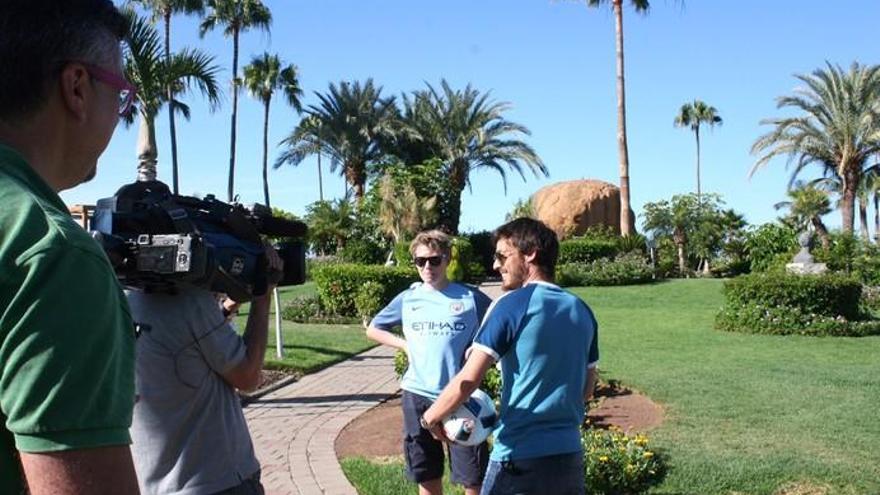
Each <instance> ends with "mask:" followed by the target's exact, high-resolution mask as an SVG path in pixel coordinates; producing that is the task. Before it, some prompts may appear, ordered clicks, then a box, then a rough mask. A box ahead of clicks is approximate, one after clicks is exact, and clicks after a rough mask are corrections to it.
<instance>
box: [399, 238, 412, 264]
mask: <svg viewBox="0 0 880 495" xmlns="http://www.w3.org/2000/svg"><path fill="white" fill-rule="evenodd" d="M410 242H412V241H400V242H397V243H396V244H394V261H396V262H397V266H412V263H413V259H412V255H410V254H409V243H410Z"/></svg>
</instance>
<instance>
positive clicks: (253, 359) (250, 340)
mask: <svg viewBox="0 0 880 495" xmlns="http://www.w3.org/2000/svg"><path fill="white" fill-rule="evenodd" d="M271 306H272V298H271V297H270V296H269V295H268V294H267V295H265V296H261V297H257V298H255V299H254V300H253V301H251V307H250V310H249V311H248V319H247V325H246V326H245V330H244V336H243V337H242V338H243V340H244V345H245V347H247V357H246V359H247V361H248V364H249V365H250V366H251V367H253V368H256V369H257V370H261V369H262V368H263V361H264V360H265V359H266V344H267V341H268V339H269V308H270V307H271Z"/></svg>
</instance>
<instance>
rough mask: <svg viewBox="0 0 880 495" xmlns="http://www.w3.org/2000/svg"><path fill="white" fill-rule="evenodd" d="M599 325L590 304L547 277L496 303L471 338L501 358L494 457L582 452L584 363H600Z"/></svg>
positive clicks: (494, 356) (479, 345) (507, 295)
mask: <svg viewBox="0 0 880 495" xmlns="http://www.w3.org/2000/svg"><path fill="white" fill-rule="evenodd" d="M597 329H598V325H597V323H596V318H595V317H594V316H593V312H592V311H591V310H590V308H589V307H588V306H587V305H586V303H584V302H583V301H582V300H580V299H579V298H577V297H576V296H574V295H573V294H571V293H569V292H567V291H564V290H562V289H560V288H559V287H557V286H555V285H553V284H549V283H546V282H532V283H529V284H527V285H526V286H525V287H523V288H521V289H517V290H515V291H512V292H508V293H507V294H505V295H504V296H502V297H501V298H499V299H497V300H496V301H495V304H494V305H493V306H492V307H491V308H490V309H489V312H488V314H487V315H486V318H485V321H483V326H482V327H481V328H480V331H479V332H478V333H477V336H476V338H475V340H474V347H475V348H476V349H479V350H480V351H483V352H485V353H487V354H489V355H491V356H492V357H493V358H495V360H496V361H500V362H501V378H502V393H501V408H500V411H499V421H498V427H497V428H496V429H495V444H494V446H493V448H492V455H491V458H492V460H495V461H505V460H517V459H531V458H535V457H544V456H549V455H556V454H566V453H572V452H579V451H580V450H581V442H580V425H581V423H583V420H584V386H585V385H586V378H587V368H588V367H594V366H595V365H596V363H597V362H598V361H599V347H598V332H597Z"/></svg>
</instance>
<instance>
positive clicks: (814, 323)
mask: <svg viewBox="0 0 880 495" xmlns="http://www.w3.org/2000/svg"><path fill="white" fill-rule="evenodd" d="M861 292H862V285H861V283H859V282H858V281H856V280H853V279H851V278H848V277H845V276H842V275H836V274H830V275H793V274H787V273H762V274H752V275H744V276H741V277H738V278H735V279H732V280H728V281H727V282H725V284H724V297H725V301H724V305H723V306H722V307H721V310H720V311H719V313H718V314H717V315H716V317H715V327H716V328H717V329H719V330H725V331H735V332H744V333H763V334H776V335H788V334H800V335H815V336H864V335H876V334H878V333H880V320H874V319H871V318H870V317H869V316H867V315H865V314H863V313H862V311H861V310H860V308H859V302H860V299H861Z"/></svg>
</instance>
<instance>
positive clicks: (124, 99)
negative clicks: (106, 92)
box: [77, 62, 137, 116]
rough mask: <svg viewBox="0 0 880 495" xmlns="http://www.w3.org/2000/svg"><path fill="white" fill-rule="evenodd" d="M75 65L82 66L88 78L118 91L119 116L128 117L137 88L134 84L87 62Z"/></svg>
mask: <svg viewBox="0 0 880 495" xmlns="http://www.w3.org/2000/svg"><path fill="white" fill-rule="evenodd" d="M77 63H79V64H82V65H83V67H85V68H86V70H87V71H88V72H89V75H90V76H92V77H93V78H95V79H97V80H99V81H101V82H102V83H104V84H106V85H108V86H110V87H112V88H113V89H115V90H117V91H119V115H120V116H124V115H128V112H129V111H130V110H131V106H132V104H133V103H134V97H135V95H136V94H137V88H136V87H135V86H134V84H132V83H130V82H128V81H127V80H126V79H125V78H124V77H122V76H120V75H117V74H114V73H112V72H110V71H108V70H106V69H102V68H101V67H98V66H97V65H94V64H90V63H88V62H77Z"/></svg>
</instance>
